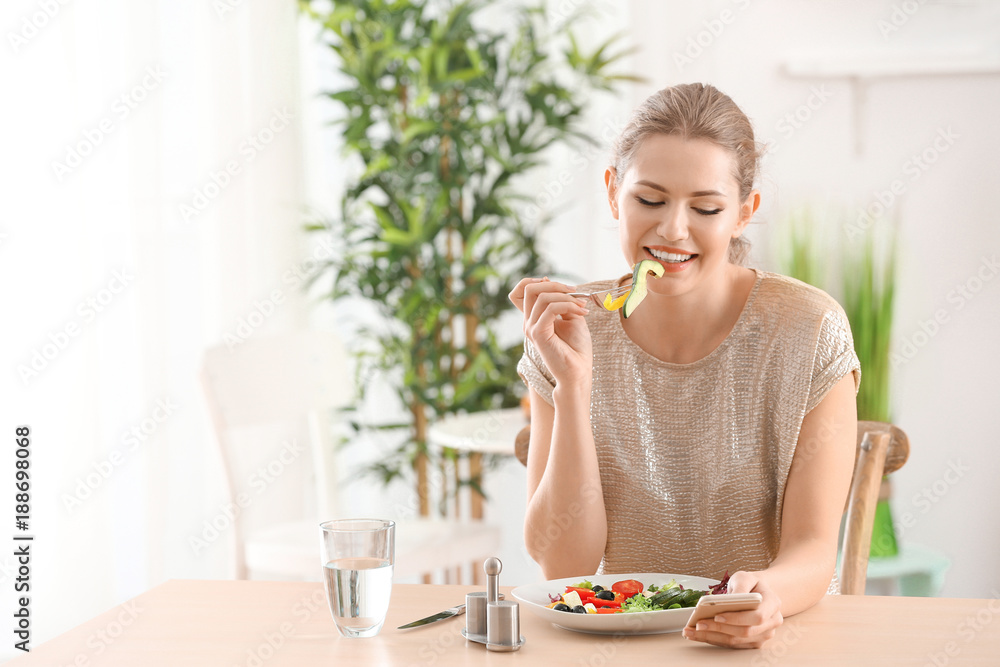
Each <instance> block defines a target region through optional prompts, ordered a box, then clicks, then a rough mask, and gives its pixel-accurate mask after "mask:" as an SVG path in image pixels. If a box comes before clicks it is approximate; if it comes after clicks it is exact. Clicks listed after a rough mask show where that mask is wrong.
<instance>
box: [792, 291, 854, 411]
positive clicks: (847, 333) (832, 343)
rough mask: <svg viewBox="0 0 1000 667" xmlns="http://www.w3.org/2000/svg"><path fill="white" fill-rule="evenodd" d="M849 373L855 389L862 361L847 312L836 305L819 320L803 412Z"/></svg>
mask: <svg viewBox="0 0 1000 667" xmlns="http://www.w3.org/2000/svg"><path fill="white" fill-rule="evenodd" d="M848 373H853V374H854V392H855V393H857V391H858V388H859V387H860V386H861V363H860V362H859V361H858V355H857V354H856V353H855V352H854V336H853V335H851V325H850V323H849V322H848V321H847V315H845V314H844V311H843V309H842V308H840V307H839V305H837V306H836V307H835V308H832V309H830V310H828V311H827V312H826V314H825V315H824V316H823V320H822V322H821V323H820V330H819V339H818V340H817V341H816V355H815V358H814V359H813V372H812V382H811V383H810V385H809V402H808V403H807V404H806V413H807V414H808V413H809V412H810V411H811V410H812V409H813V408H815V407H816V406H817V405H819V404H820V403H821V402H822V401H823V399H824V398H825V397H826V395H827V394H828V393H830V390H831V389H833V387H834V386H835V385H836V384H837V383H838V382H840V380H841V379H842V378H843V377H844V376H845V375H847V374H848Z"/></svg>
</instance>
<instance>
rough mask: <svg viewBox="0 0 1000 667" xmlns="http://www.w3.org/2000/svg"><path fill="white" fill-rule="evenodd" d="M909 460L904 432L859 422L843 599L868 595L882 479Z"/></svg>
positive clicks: (522, 448)
mask: <svg viewBox="0 0 1000 667" xmlns="http://www.w3.org/2000/svg"><path fill="white" fill-rule="evenodd" d="M530 435H531V427H530V426H526V427H524V428H523V429H522V430H521V432H520V433H518V434H517V438H516V439H515V441H514V454H515V456H517V460H518V461H520V462H521V463H522V464H523V465H525V466H527V465H528V442H529V439H530ZM909 456H910V441H909V439H908V438H907V437H906V434H905V433H903V431H902V429H900V428H899V427H897V426H894V425H892V424H886V423H884V422H874V421H859V422H858V449H857V455H856V458H855V460H854V475H853V477H852V479H851V490H850V492H849V493H848V496H847V506H846V522H845V525H844V536H843V538H842V541H841V552H842V556H841V561H840V590H841V593H843V594H844V595H864V593H865V579H866V573H867V571H868V554H869V553H870V551H871V540H872V527H873V526H874V523H875V506H876V505H877V504H878V498H879V488H880V486H881V484H882V477H883V476H884V475H887V474H889V473H891V472H895V471H896V470H899V469H900V468H902V467H903V464H904V463H906V459H907V458H909Z"/></svg>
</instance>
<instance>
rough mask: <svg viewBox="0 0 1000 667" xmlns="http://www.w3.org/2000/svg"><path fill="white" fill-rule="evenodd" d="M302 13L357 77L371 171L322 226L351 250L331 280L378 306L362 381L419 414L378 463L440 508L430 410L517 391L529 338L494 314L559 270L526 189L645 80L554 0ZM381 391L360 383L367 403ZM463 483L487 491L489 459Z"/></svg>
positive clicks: (326, 272) (344, 122)
mask: <svg viewBox="0 0 1000 667" xmlns="http://www.w3.org/2000/svg"><path fill="white" fill-rule="evenodd" d="M300 7H301V9H302V11H303V12H305V13H306V14H307V15H308V16H310V17H311V18H312V19H313V20H315V21H317V22H318V23H319V24H320V25H321V26H322V38H323V40H324V41H325V43H326V44H327V45H328V46H329V48H330V49H331V50H332V51H333V53H334V55H335V57H336V60H337V62H338V68H339V73H340V75H341V76H340V78H341V79H343V80H345V81H346V83H345V84H344V85H343V86H342V87H341V88H340V89H339V90H335V91H331V92H330V93H329V94H328V96H329V99H330V100H332V101H333V102H334V103H335V104H336V105H337V107H338V115H339V121H338V122H339V123H340V125H341V128H342V137H343V142H344V150H345V154H346V156H347V157H348V158H349V160H351V161H353V162H354V163H355V164H358V165H360V167H359V168H358V170H357V172H356V173H355V174H353V175H352V176H351V177H350V178H349V183H348V185H347V188H346V194H345V195H344V197H343V200H342V204H341V210H340V213H339V215H338V216H337V218H336V219H333V220H322V221H317V222H314V223H311V224H310V225H309V229H311V230H312V231H314V232H316V233H318V234H324V235H328V236H329V237H330V238H332V239H334V240H336V242H337V243H338V244H339V245H340V247H341V248H342V253H341V255H340V256H339V257H336V258H334V259H333V260H332V261H331V262H329V263H328V264H327V265H325V266H324V267H322V269H321V270H320V272H319V273H318V274H317V276H316V279H317V280H320V281H323V283H324V284H326V285H328V286H329V292H328V294H329V298H330V299H333V300H335V301H341V300H348V299H350V300H354V302H356V303H357V302H360V303H363V304H366V305H367V306H368V307H369V309H370V310H371V311H372V312H373V313H374V318H375V321H374V323H372V324H369V325H367V326H366V327H364V328H363V329H361V330H360V331H359V332H358V338H359V340H362V341H363V344H362V345H361V346H359V347H358V348H357V351H358V354H359V362H360V363H359V373H360V377H363V378H370V377H372V376H373V374H378V375H379V376H380V377H383V378H385V380H386V382H389V383H390V384H391V385H392V390H393V391H394V392H395V394H396V395H397V397H398V399H399V402H400V403H401V404H402V405H403V406H405V417H404V418H403V419H401V420H400V421H399V422H398V423H394V424H391V425H388V426H386V425H383V426H381V427H379V428H382V429H393V430H396V431H399V432H400V433H402V434H403V437H402V438H401V439H400V440H401V444H400V445H399V446H398V447H397V448H396V449H395V450H394V451H392V452H389V453H386V454H385V455H384V456H382V457H381V459H380V460H379V461H378V463H376V464H374V465H373V466H371V467H370V468H369V472H373V473H374V474H376V475H377V476H379V477H380V478H381V479H382V481H383V482H385V483H386V484H388V483H390V482H392V481H393V480H395V479H397V478H409V477H411V476H414V477H415V482H416V487H417V490H418V496H419V511H420V514H421V515H428V514H429V513H430V512H431V499H430V498H429V494H428V469H429V467H430V466H434V465H438V466H441V467H442V468H443V467H444V466H445V465H452V464H453V463H455V459H457V458H458V456H459V454H458V453H457V452H455V451H453V450H445V451H444V452H443V454H439V453H437V452H434V451H431V450H429V448H428V447H427V436H428V428H429V425H430V423H431V422H432V420H434V419H438V418H441V417H443V416H445V415H449V414H455V413H462V412H476V411H484V410H490V409H495V408H501V407H513V406H516V405H518V402H519V399H518V396H517V395H516V394H515V391H516V387H517V386H518V383H519V380H518V378H517V375H516V362H517V360H518V358H519V357H520V353H521V346H520V344H516V345H503V344H501V342H500V341H499V340H498V338H497V336H496V335H495V325H496V323H497V321H498V319H499V318H500V317H501V316H502V315H503V314H504V312H505V311H507V310H508V309H509V308H511V307H512V306H511V305H510V303H509V302H508V300H507V293H508V291H509V290H510V288H511V286H512V285H513V284H514V282H516V280H517V279H519V278H520V277H522V276H524V275H532V274H538V273H539V272H540V271H543V270H545V267H544V265H543V260H542V257H541V255H540V253H539V251H538V248H537V238H538V233H539V229H540V225H541V223H543V222H544V218H542V219H539V218H537V217H536V218H531V217H528V216H526V215H525V213H524V208H525V207H521V206H519V205H518V204H519V203H520V202H521V201H523V200H526V199H528V198H529V197H528V196H527V190H526V188H525V183H526V182H528V181H527V179H528V178H530V177H531V175H532V174H537V171H536V170H537V169H538V168H539V166H541V165H542V164H543V162H544V159H545V154H546V152H547V151H548V150H550V149H551V148H552V147H554V146H556V145H559V144H566V143H568V142H572V141H588V140H590V139H589V138H588V137H587V136H585V134H584V133H583V132H582V129H581V128H582V121H583V119H584V113H585V110H586V109H587V106H588V101H589V100H590V99H591V98H592V95H593V93H594V92H595V91H600V90H604V91H610V90H612V88H613V85H614V84H615V83H616V82H618V81H621V80H623V79H630V78H632V77H628V76H622V75H615V74H612V73H610V72H609V69H610V66H611V65H612V63H614V62H615V61H616V60H617V59H619V58H620V57H622V56H623V55H625V53H626V52H625V51H623V50H620V49H619V50H617V51H616V50H615V49H616V46H615V44H616V43H617V38H611V39H608V40H606V41H603V42H601V43H597V44H594V45H593V46H592V47H591V48H590V49H586V48H584V47H583V46H581V44H580V42H579V41H578V40H577V39H576V37H575V34H574V27H575V26H576V22H577V21H578V20H580V19H582V18H584V14H583V13H578V14H574V15H573V16H570V17H569V18H568V19H567V20H566V21H561V22H560V26H559V31H558V33H556V32H554V31H552V30H550V29H549V24H548V20H547V16H546V12H545V10H544V8H543V6H530V7H529V6H522V5H518V4H515V3H513V2H503V3H488V2H485V1H483V0H466V1H450V0H355V1H354V2H350V3H341V2H335V3H329V2H313V1H311V0H310V1H302V2H300ZM500 10H506V11H504V12H502V13H498V12H499V11H500ZM498 18H499V19H500V21H499V22H500V23H501V24H504V25H498V24H497V23H498ZM367 389H368V383H367V382H364V381H363V382H360V383H359V391H360V392H361V395H360V396H359V401H363V400H364V399H365V392H366V390H367ZM355 427H356V428H357V429H360V430H363V429H367V428H369V427H367V426H365V425H363V424H355ZM435 456H440V458H439V459H437V460H434V457H435ZM453 469H457V466H453ZM461 485H469V486H471V487H472V488H473V490H474V491H475V492H476V493H478V494H481V493H482V489H481V485H480V479H479V472H478V466H472V472H471V473H470V476H469V477H468V478H466V479H463V480H461V481H460V483H459V484H458V485H457V486H461ZM442 503H443V500H442ZM443 507H444V506H443V504H442V505H440V506H439V511H441V510H443Z"/></svg>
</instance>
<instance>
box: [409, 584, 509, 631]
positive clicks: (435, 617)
mask: <svg viewBox="0 0 1000 667" xmlns="http://www.w3.org/2000/svg"><path fill="white" fill-rule="evenodd" d="M500 599H501V600H503V594H502V593H501V595H500ZM464 613H465V603H464V602H463V603H462V604H460V605H458V606H457V607H452V608H451V609H445V610H444V611H439V612H438V613H436V614H431V615H430V616H428V617H427V618H422V619H420V620H419V621H413V622H412V623H407V624H406V625H401V626H399V627H398V628H396V629H397V630H406V629H408V628H418V627H420V626H421V625H427V624H428V623H436V622H437V621H443V620H444V619H446V618H451V617H453V616H461V615H462V614H464Z"/></svg>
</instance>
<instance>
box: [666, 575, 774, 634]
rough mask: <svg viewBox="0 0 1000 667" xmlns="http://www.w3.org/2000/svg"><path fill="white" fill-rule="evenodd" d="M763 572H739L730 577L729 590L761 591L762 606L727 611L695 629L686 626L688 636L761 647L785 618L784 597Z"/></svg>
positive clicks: (700, 623) (732, 591) (704, 621)
mask: <svg viewBox="0 0 1000 667" xmlns="http://www.w3.org/2000/svg"><path fill="white" fill-rule="evenodd" d="M760 574H761V573H760V572H742V571H741V572H737V573H736V574H734V575H733V576H731V577H730V578H729V589H728V592H730V593H760V596H761V598H762V600H761V603H760V606H759V607H757V609H755V610H754V611H726V612H722V613H720V614H719V615H718V616H716V617H715V618H706V619H705V620H702V621H698V625H697V626H696V627H695V629H694V630H692V629H691V628H684V631H683V633H682V634H683V635H684V638H685V639H694V640H696V641H700V642H707V643H709V644H715V645H716V646H725V647H728V648H760V647H761V646H763V644H764V642H766V641H767V640H768V639H770V638H771V637H773V636H774V631H775V630H776V629H777V628H778V626H779V625H781V623H782V621H783V620H784V619H783V617H782V616H781V600H780V599H778V595H777V594H776V593H775V592H774V591H772V590H771V588H770V587H769V586H768V585H767V582H766V581H765V580H764V578H763V577H761V576H760Z"/></svg>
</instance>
